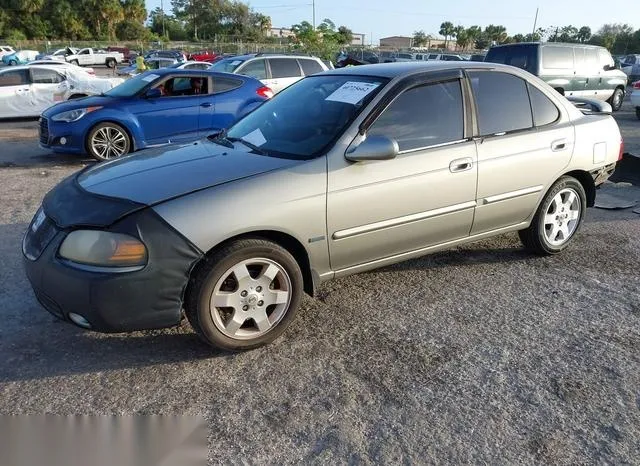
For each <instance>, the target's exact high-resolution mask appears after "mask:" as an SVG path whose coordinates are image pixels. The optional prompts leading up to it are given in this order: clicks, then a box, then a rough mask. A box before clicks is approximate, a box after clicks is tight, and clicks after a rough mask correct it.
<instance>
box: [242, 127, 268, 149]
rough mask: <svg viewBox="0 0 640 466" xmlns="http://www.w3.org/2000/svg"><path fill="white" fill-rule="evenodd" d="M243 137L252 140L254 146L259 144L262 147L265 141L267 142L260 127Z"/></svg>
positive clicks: (248, 140)
mask: <svg viewBox="0 0 640 466" xmlns="http://www.w3.org/2000/svg"><path fill="white" fill-rule="evenodd" d="M242 139H244V140H245V141H247V142H250V143H251V144H253V145H254V146H258V147H260V146H261V145H263V144H264V143H265V142H267V140H266V139H265V138H264V136H263V134H262V131H260V128H258V129H256V130H255V131H251V132H250V133H249V134H247V135H246V136H244V137H243V138H242Z"/></svg>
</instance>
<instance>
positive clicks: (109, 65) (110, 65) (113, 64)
mask: <svg viewBox="0 0 640 466" xmlns="http://www.w3.org/2000/svg"><path fill="white" fill-rule="evenodd" d="M104 64H105V65H107V68H115V67H116V61H115V60H114V59H113V58H107V60H106V61H105V62H104Z"/></svg>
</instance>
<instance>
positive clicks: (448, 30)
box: [440, 21, 455, 48]
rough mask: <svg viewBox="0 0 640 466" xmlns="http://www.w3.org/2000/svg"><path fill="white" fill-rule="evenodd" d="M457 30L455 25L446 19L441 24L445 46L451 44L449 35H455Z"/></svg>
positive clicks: (441, 33)
mask: <svg viewBox="0 0 640 466" xmlns="http://www.w3.org/2000/svg"><path fill="white" fill-rule="evenodd" d="M454 31H455V27H454V26H453V23H452V22H451V21H445V22H444V23H442V24H441V25H440V35H441V36H444V47H445V48H447V47H448V45H449V37H451V36H452V35H453V33H454Z"/></svg>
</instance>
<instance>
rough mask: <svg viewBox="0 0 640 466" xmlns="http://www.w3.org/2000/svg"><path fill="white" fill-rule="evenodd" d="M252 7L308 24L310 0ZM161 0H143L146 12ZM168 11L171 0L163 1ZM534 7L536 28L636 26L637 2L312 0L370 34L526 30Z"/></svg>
mask: <svg viewBox="0 0 640 466" xmlns="http://www.w3.org/2000/svg"><path fill="white" fill-rule="evenodd" d="M247 3H249V5H250V6H251V7H252V8H253V9H254V10H256V11H258V12H260V13H263V14H266V15H269V16H271V22H272V24H273V26H274V27H287V28H288V27H290V26H291V25H292V24H296V23H299V22H301V21H305V20H306V21H309V22H312V17H313V8H312V0H252V1H249V2H247ZM157 6H160V0H147V9H148V10H149V11H150V10H152V9H154V8H155V7H157ZM164 7H165V11H167V12H168V13H170V11H171V2H170V0H165V1H164ZM536 7H539V9H540V10H539V14H538V22H537V25H538V27H549V26H564V25H569V24H571V25H573V26H576V27H578V28H579V27H581V26H589V27H591V29H592V31H593V32H595V31H596V30H597V29H598V28H600V26H602V25H603V24H605V23H628V24H631V26H633V27H634V29H638V28H640V14H639V13H640V4H639V3H638V0H606V1H603V0H573V1H571V0H538V1H537V2H536V0H531V1H523V0H511V1H509V0H483V1H478V0H454V1H452V0H438V1H433V0H431V1H429V0H402V1H397V2H393V1H390V0H316V1H315V10H316V23H320V22H321V21H322V20H323V19H324V18H329V19H331V20H332V21H333V22H334V23H336V25H337V26H342V25H344V26H347V27H348V28H350V29H351V30H352V31H354V32H358V33H362V34H366V36H367V37H366V40H367V43H369V42H370V41H371V38H372V37H373V41H372V42H373V44H374V45H375V44H377V42H378V40H379V39H380V38H381V37H387V36H396V35H397V36H402V35H404V36H410V35H413V32H414V31H417V30H424V31H425V32H426V33H427V34H432V35H437V33H438V31H439V30H440V24H441V23H442V22H443V21H451V22H452V23H454V25H458V24H461V25H463V26H465V27H468V26H472V25H478V26H486V25H488V24H502V25H503V26H505V27H506V28H507V31H508V33H509V34H510V35H513V34H517V33H522V34H526V33H529V32H531V30H532V29H533V23H534V18H535V14H536Z"/></svg>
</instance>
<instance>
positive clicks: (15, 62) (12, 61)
mask: <svg viewBox="0 0 640 466" xmlns="http://www.w3.org/2000/svg"><path fill="white" fill-rule="evenodd" d="M17 64H18V62H17V61H15V60H10V61H9V66H16V65H17Z"/></svg>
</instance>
